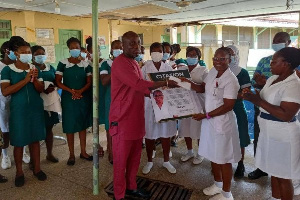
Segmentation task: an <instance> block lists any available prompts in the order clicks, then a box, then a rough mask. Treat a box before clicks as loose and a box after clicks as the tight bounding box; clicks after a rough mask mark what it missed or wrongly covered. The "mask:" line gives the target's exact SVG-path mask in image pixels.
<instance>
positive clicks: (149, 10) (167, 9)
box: [0, 0, 300, 24]
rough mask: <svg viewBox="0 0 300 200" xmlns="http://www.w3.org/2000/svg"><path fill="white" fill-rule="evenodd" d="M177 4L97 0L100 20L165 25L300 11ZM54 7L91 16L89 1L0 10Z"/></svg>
mask: <svg viewBox="0 0 300 200" xmlns="http://www.w3.org/2000/svg"><path fill="white" fill-rule="evenodd" d="M26 1H27V2H26ZM55 1H56V2H57V3H58V4H56V3H55ZM178 1H180V0H170V1H169V0H99V17H100V18H101V17H102V18H110V19H131V18H140V17H144V18H145V17H146V18H157V20H158V19H159V20H161V22H163V23H168V24H174V23H186V22H192V21H198V22H200V23H201V22H204V21H205V22H206V23H209V22H212V20H224V19H228V18H243V17H247V16H258V15H266V14H275V13H289V12H299V11H300V0H293V1H292V0H289V2H293V5H292V7H291V8H290V9H289V10H287V6H286V3H287V1H286V0H222V1H221V0H206V1H204V2H200V3H192V4H191V5H190V6H188V7H185V8H178V7H177V6H176V4H175V2H178ZM185 1H195V0H185ZM56 6H59V8H60V14H61V15H67V16H83V17H87V16H90V15H91V10H92V0H0V10H6V9H17V10H31V11H38V12H46V13H55V7H56ZM135 20H137V19H135ZM151 21H155V19H152V20H151ZM297 21H298V20H297Z"/></svg>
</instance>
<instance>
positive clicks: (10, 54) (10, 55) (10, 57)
mask: <svg viewBox="0 0 300 200" xmlns="http://www.w3.org/2000/svg"><path fill="white" fill-rule="evenodd" d="M8 57H9V59H11V60H17V56H16V55H15V53H14V52H13V51H9V54H8Z"/></svg>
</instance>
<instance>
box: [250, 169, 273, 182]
mask: <svg viewBox="0 0 300 200" xmlns="http://www.w3.org/2000/svg"><path fill="white" fill-rule="evenodd" d="M262 176H268V174H267V173H266V172H263V171H261V170H260V169H258V168H257V169H256V170H254V171H253V172H251V173H249V174H248V178H249V179H251V180H255V179H259V178H260V177H262Z"/></svg>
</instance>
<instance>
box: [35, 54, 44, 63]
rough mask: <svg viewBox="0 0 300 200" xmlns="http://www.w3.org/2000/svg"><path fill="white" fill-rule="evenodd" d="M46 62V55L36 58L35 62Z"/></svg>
mask: <svg viewBox="0 0 300 200" xmlns="http://www.w3.org/2000/svg"><path fill="white" fill-rule="evenodd" d="M46 60H47V56H46V55H38V56H34V61H35V62H36V63H38V64H44V63H45V61H46Z"/></svg>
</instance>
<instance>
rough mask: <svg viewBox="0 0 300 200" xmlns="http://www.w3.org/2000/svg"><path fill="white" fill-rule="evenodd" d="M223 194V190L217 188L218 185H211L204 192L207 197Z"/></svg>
mask: <svg viewBox="0 0 300 200" xmlns="http://www.w3.org/2000/svg"><path fill="white" fill-rule="evenodd" d="M221 192H222V188H219V187H217V186H216V184H213V185H211V186H209V187H207V188H205V189H204V190H203V193H204V194H205V195H207V196H212V195H215V194H219V193H221ZM221 195H222V194H221ZM222 196H223V195H222Z"/></svg>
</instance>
